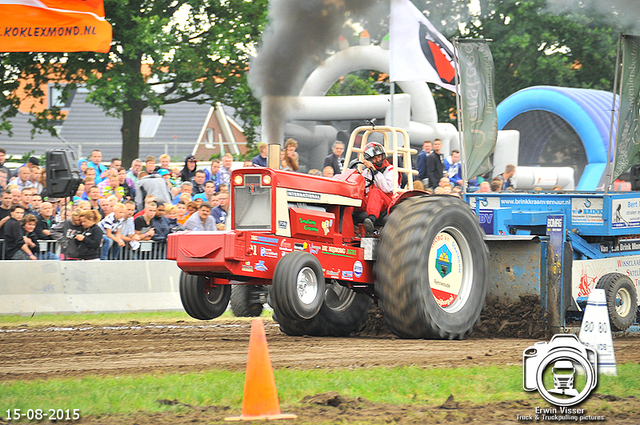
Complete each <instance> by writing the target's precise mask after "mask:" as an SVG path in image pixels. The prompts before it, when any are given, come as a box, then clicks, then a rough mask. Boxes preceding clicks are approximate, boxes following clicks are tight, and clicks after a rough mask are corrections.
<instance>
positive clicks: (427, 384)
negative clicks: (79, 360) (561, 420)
mask: <svg viewBox="0 0 640 425" xmlns="http://www.w3.org/2000/svg"><path fill="white" fill-rule="evenodd" d="M618 374H619V376H618V377H609V376H603V377H601V378H600V382H599V384H598V388H597V389H596V391H597V392H598V393H599V394H604V395H606V394H614V395H615V396H617V397H627V396H636V395H638V389H639V388H640V365H637V364H625V365H619V366H618ZM275 378H276V385H277V387H278V394H279V397H280V401H281V403H282V404H283V405H294V404H295V403H297V402H298V401H300V400H301V399H302V398H303V397H305V396H307V395H313V394H319V393H325V392H328V391H338V392H340V394H341V395H344V396H350V397H363V398H366V399H368V400H370V401H372V402H376V403H391V404H414V403H420V404H432V405H437V404H442V403H443V402H444V401H445V400H446V399H447V397H448V396H449V395H451V394H453V395H454V396H455V398H456V400H458V401H472V402H474V403H487V402H494V401H505V400H521V399H527V398H529V397H533V398H536V399H537V398H538V395H537V394H531V395H528V394H526V393H524V392H523V391H522V389H521V388H522V386H521V385H522V369H521V367H519V366H510V367H499V366H491V367H471V368H462V367H461V368H452V369H433V368H429V369H424V368H418V367H402V368H393V369H388V368H367V369H358V370H330V371H327V370H305V371H292V370H276V371H275ZM243 388H244V373H240V372H226V371H210V372H205V373H187V374H160V375H155V376H152V375H141V376H114V377H85V378H81V379H55V378H54V379H49V380H45V381H18V382H11V383H3V384H2V385H1V386H0V400H2V401H3V406H7V407H11V408H12V409H14V408H18V409H22V410H26V409H36V408H47V409H48V408H55V409H58V408H62V409H69V408H71V409H80V411H81V412H82V413H83V416H84V415H99V414H106V413H130V412H136V411H140V410H143V411H166V410H179V409H181V407H180V404H178V405H174V406H167V405H162V404H160V403H159V402H158V400H161V399H167V400H179V401H180V402H181V403H184V404H189V405H195V406H210V405H218V406H220V405H222V406H228V407H230V408H231V409H239V408H240V407H241V404H242V392H243ZM2 414H4V413H2Z"/></svg>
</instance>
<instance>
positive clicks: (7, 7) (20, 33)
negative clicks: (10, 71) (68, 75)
mask: <svg viewBox="0 0 640 425" xmlns="http://www.w3.org/2000/svg"><path fill="white" fill-rule="evenodd" d="M110 47H111V25H110V24H109V23H108V22H107V21H106V20H105V19H104V6H103V2H102V0H85V1H68V0H67V1H63V0H44V1H40V0H3V1H0V51H3V52H82V51H93V52H102V53H106V52H108V51H109V49H110Z"/></svg>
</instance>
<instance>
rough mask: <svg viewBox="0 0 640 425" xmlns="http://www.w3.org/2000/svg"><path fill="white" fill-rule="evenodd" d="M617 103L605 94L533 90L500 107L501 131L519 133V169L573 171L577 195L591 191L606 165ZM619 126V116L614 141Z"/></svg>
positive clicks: (516, 96) (585, 91)
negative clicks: (565, 168) (563, 167)
mask: <svg viewBox="0 0 640 425" xmlns="http://www.w3.org/2000/svg"><path fill="white" fill-rule="evenodd" d="M612 103H613V94H612V93H610V92H605V91H600V90H589V89H575V88H566V87H551V86H536V87H530V88H527V89H524V90H520V91H518V92H516V93H514V94H512V95H511V96H509V97H508V98H506V99H505V100H504V101H502V102H501V103H500V105H498V127H499V129H500V130H518V131H520V149H519V157H518V165H527V166H536V165H540V166H554V165H558V166H560V164H562V166H573V167H574V169H576V176H575V177H576V180H578V184H577V186H576V189H577V190H586V191H592V190H596V188H597V187H599V186H600V185H601V184H602V182H601V179H602V178H603V174H604V171H605V168H606V165H607V147H608V145H609V132H610V128H611V108H612V106H613V104H612ZM616 125H617V112H616V114H615V115H614V127H613V129H614V138H615V129H616ZM554 161H555V162H554Z"/></svg>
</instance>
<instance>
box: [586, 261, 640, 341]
mask: <svg viewBox="0 0 640 425" xmlns="http://www.w3.org/2000/svg"><path fill="white" fill-rule="evenodd" d="M596 288H597V289H604V292H605V294H606V297H607V311H608V312H609V321H610V322H611V330H612V331H614V332H616V331H626V330H627V329H629V327H630V326H631V325H633V321H634V320H635V318H636V314H637V311H638V294H637V293H636V288H635V286H634V285H633V281H632V280H631V278H629V276H626V275H624V274H622V273H607V274H605V275H604V276H602V277H601V278H600V279H599V280H598V283H597V284H596Z"/></svg>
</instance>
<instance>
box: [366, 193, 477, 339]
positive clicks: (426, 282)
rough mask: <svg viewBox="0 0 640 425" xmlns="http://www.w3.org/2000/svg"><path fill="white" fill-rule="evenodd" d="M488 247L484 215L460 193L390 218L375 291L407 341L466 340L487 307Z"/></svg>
mask: <svg viewBox="0 0 640 425" xmlns="http://www.w3.org/2000/svg"><path fill="white" fill-rule="evenodd" d="M488 263H489V260H488V250H487V247H486V245H485V243H484V240H483V232H482V230H481V228H480V225H479V223H478V218H477V217H476V216H475V215H474V214H473V213H472V212H471V209H470V208H469V205H468V204H466V203H465V202H463V201H462V200H460V199H458V198H455V197H453V196H448V195H447V196H429V197H426V196H425V197H414V198H410V199H407V200H406V201H404V202H402V203H401V204H400V205H398V207H397V208H396V209H395V210H394V211H393V212H392V213H391V214H390V215H389V219H388V221H387V223H386V225H385V227H384V228H383V229H382V232H381V236H380V242H379V245H378V261H377V263H376V265H375V273H376V279H377V280H376V285H375V290H376V293H377V295H378V296H379V298H380V307H381V308H382V310H383V312H384V317H385V321H386V322H387V324H388V325H389V327H390V328H391V330H392V331H393V332H394V333H395V334H396V335H398V336H400V337H402V338H437V339H462V338H463V337H464V335H466V334H468V333H470V332H471V331H472V329H473V325H474V324H475V323H477V322H478V320H479V318H480V313H481V311H482V309H483V307H484V304H485V297H486V291H487V279H488V269H489V266H488Z"/></svg>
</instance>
